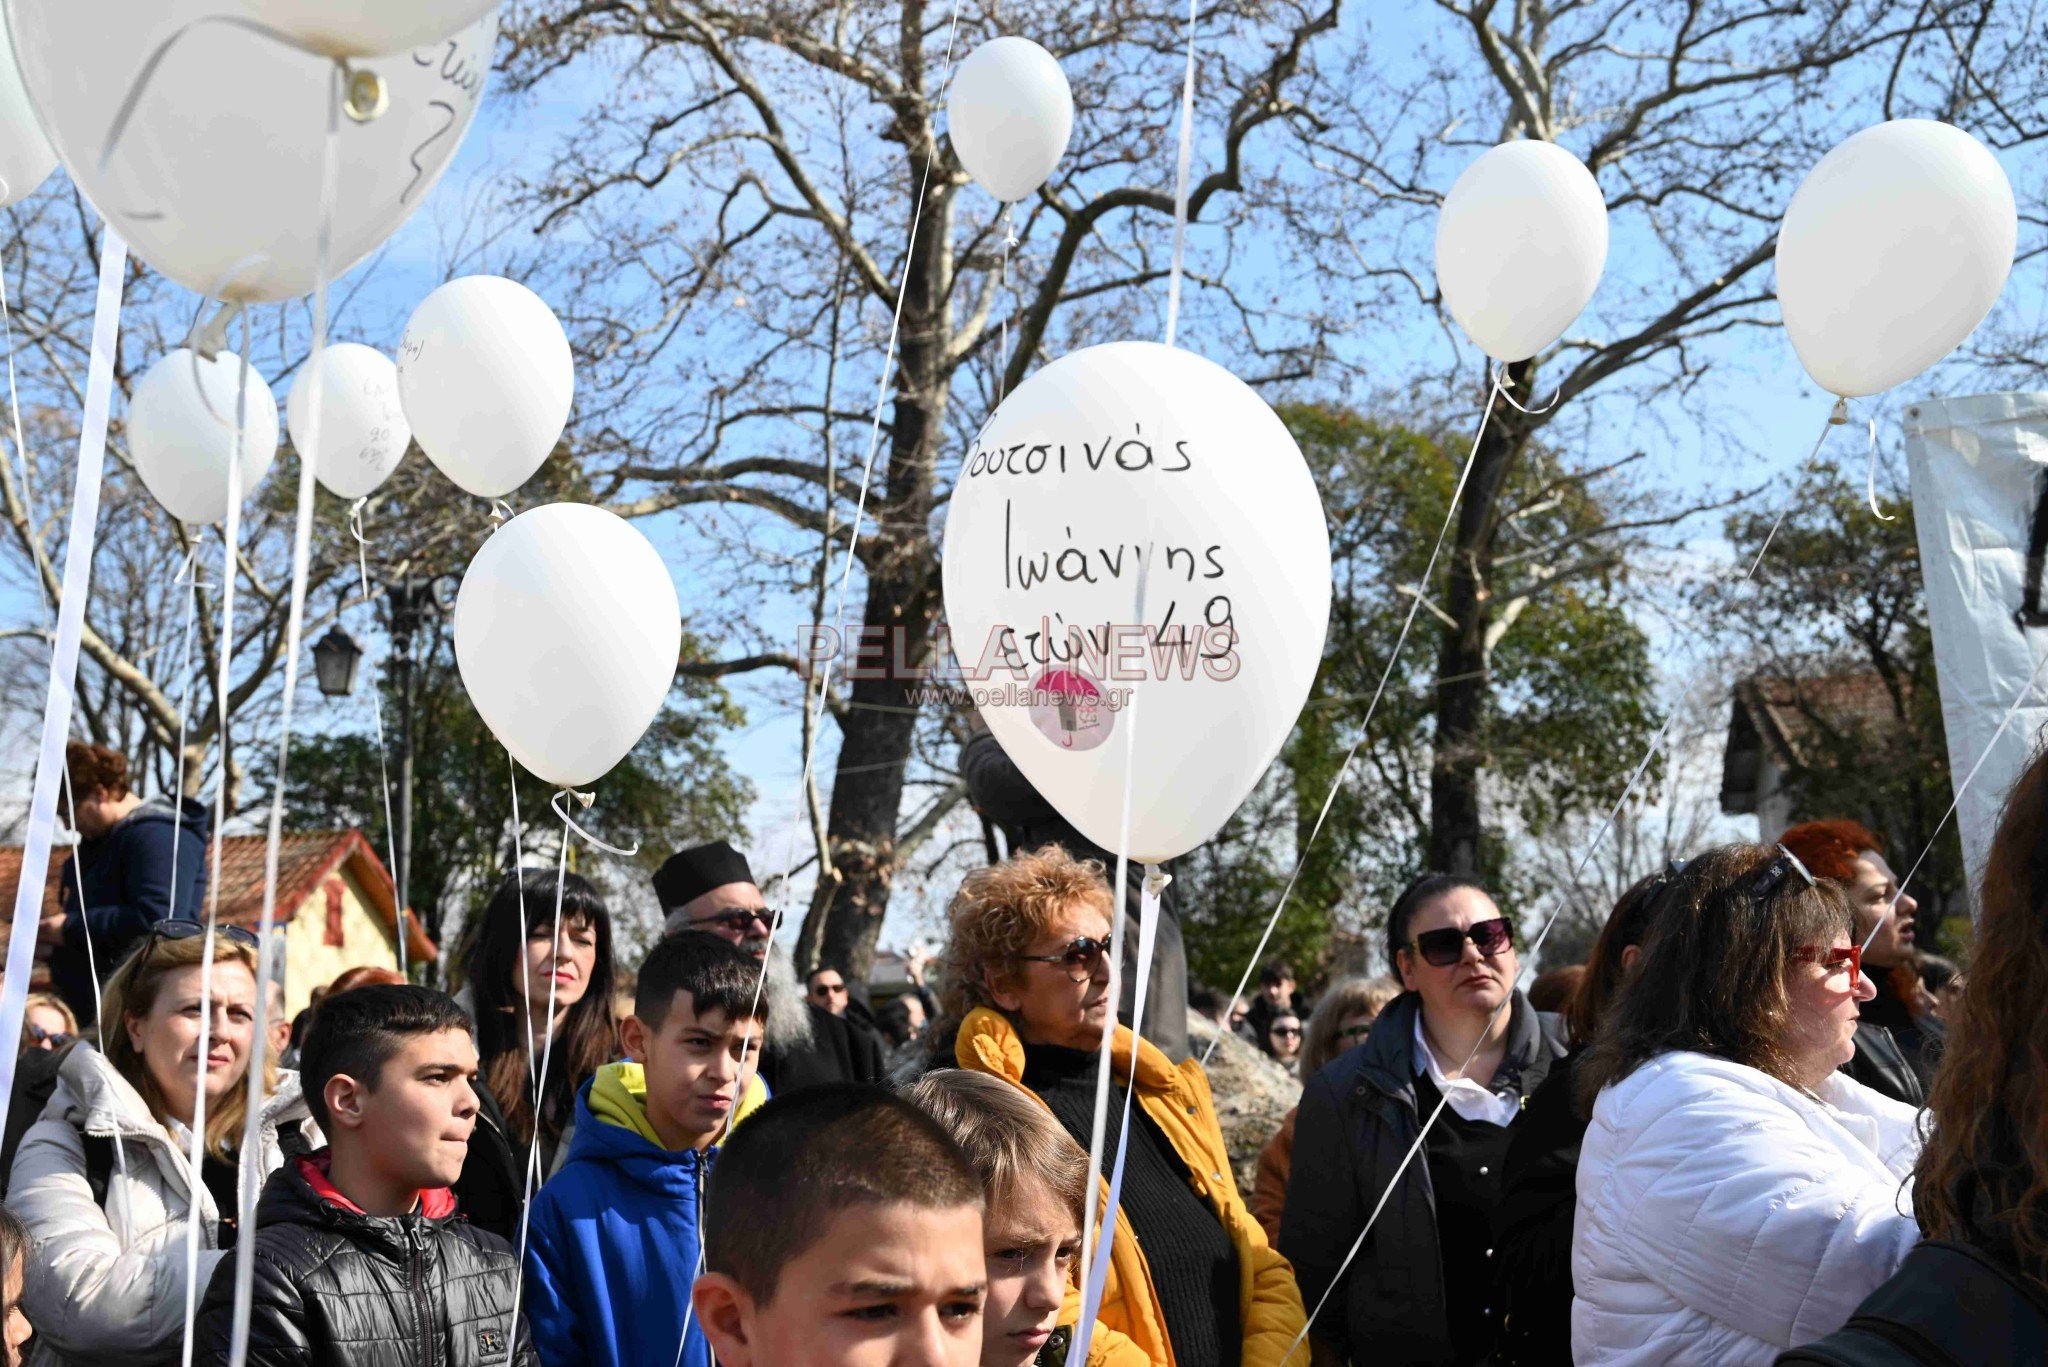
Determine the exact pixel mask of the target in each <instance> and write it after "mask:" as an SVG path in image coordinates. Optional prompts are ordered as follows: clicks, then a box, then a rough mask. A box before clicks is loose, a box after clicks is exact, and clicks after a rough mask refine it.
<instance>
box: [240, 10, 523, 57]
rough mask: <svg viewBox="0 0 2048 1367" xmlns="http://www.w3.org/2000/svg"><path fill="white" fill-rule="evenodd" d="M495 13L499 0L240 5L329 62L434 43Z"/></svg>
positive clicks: (371, 55) (262, 21)
mask: <svg viewBox="0 0 2048 1367" xmlns="http://www.w3.org/2000/svg"><path fill="white" fill-rule="evenodd" d="M497 7H498V0H347V3H345V4H336V3H335V0H242V9H243V11H244V12H246V13H247V14H248V15H249V17H250V18H252V19H254V20H256V21H257V22H258V23H262V24H267V25H269V26H270V27H271V28H274V29H276V30H277V31H278V32H280V33H284V34H289V35H290V36H291V37H292V38H294V39H296V40H297V41H299V42H301V43H304V44H306V45H307V46H308V47H311V48H314V49H316V50H318V51H320V52H324V53H326V54H327V55H328V56H330V57H374V56H378V55H381V54H384V53H391V52H404V51H406V50H408V49H410V48H416V47H423V46H425V45H426V44H428V43H438V42H441V41H442V40H444V39H446V38H448V37H450V36H452V35H453V34H455V33H458V32H460V31H461V30H463V29H465V28H467V27H469V26H470V25H471V24H473V23H475V22H476V21H477V20H479V19H481V18H483V17H484V15H486V14H488V13H490V12H491V11H492V10H494V9H496V8H497Z"/></svg>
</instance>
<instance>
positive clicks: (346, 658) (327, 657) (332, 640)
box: [313, 626, 363, 698]
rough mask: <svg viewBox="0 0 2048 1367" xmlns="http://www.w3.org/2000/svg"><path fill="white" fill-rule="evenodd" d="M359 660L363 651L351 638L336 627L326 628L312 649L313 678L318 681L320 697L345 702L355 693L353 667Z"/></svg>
mask: <svg viewBox="0 0 2048 1367" xmlns="http://www.w3.org/2000/svg"><path fill="white" fill-rule="evenodd" d="M362 658H363V648H362V647H361V646H359V645H357V644H356V638H355V637H353V636H351V635H349V634H348V633H347V632H346V631H343V630H342V629H341V628H340V627H339V626H332V627H329V628H328V629H327V634H326V635H325V636H322V637H321V638H320V639H319V640H318V641H316V642H315V643H314V645H313V674H314V676H315V677H316V678H318V679H319V681H320V693H321V696H323V697H328V698H346V697H347V696H348V695H349V694H351V693H353V692H355V688H356V665H357V664H358V663H360V662H361V660H362Z"/></svg>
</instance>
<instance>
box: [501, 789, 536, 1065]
mask: <svg viewBox="0 0 2048 1367" xmlns="http://www.w3.org/2000/svg"><path fill="white" fill-rule="evenodd" d="M505 768H506V770H507V771H508V772H509V773H510V775H511V778H512V880H513V881H512V889H513V895H514V896H516V897H517V898H518V899H519V933H520V934H521V935H522V936H525V935H528V934H529V933H530V926H529V924H528V922H527V919H526V854H525V851H524V850H523V849H522V848H521V844H522V842H521V837H520V823H519V765H518V764H517V763H516V762H515V761H514V760H513V758H512V752H511V751H510V750H507V751H506V752H505ZM520 965H521V966H520V973H521V974H522V975H523V977H524V979H525V983H526V991H525V992H524V993H523V994H522V996H521V998H520V999H521V1000H522V1001H532V1000H533V965H532V963H531V962H529V961H527V960H525V959H521V960H520ZM526 1081H527V1084H528V1085H529V1086H532V1087H538V1086H540V1056H539V1055H538V1054H536V1053H534V1051H533V1031H531V1030H528V1031H527V1032H526Z"/></svg>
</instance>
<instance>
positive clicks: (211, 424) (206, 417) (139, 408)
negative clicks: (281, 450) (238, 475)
mask: <svg viewBox="0 0 2048 1367" xmlns="http://www.w3.org/2000/svg"><path fill="white" fill-rule="evenodd" d="M241 375H242V358H241V357H239V356H237V355H236V354H235V353H233V352H231V351H223V352H221V353H220V354H219V355H218V356H215V357H214V358H213V359H212V360H210V361H208V360H205V359H203V358H201V357H198V356H196V355H194V354H193V353H192V352H190V351H187V350H186V349H185V348H183V347H179V348H178V349H177V350H176V351H173V352H172V353H171V354H170V355H168V356H166V357H164V358H163V359H162V360H160V361H158V362H157V363H156V364H155V365H153V366H151V367H150V368H149V372H148V373H147V374H146V375H144V376H143V377H142V380H141V382H140V383H139V384H137V385H136V386H135V395H134V397H133V398H131V399H130V400H129V401H128V459H129V460H130V461H131V462H132V463H133V464H134V466H135V473H136V474H138V475H140V476H141V477H142V483H143V485H144V486H145V487H146V488H148V490H149V492H150V493H152V494H154V495H155V496H156V501H157V502H159V503H161V504H163V505H164V508H165V510H166V511H168V512H169V513H170V515H171V516H172V517H175V518H177V519H178V520H179V521H180V522H188V523H191V524H193V525H194V526H202V525H206V524H210V523H214V522H219V521H220V520H221V519H222V518H225V517H226V516H227V515H228V462H229V461H230V460H233V459H234V455H235V452H236V450H237V445H236V437H235V412H236V395H237V391H238V390H239V388H240V386H241ZM244 415H245V416H244V418H243V430H242V436H241V441H240V447H239V449H240V452H241V460H240V461H239V464H240V466H241V470H242V497H243V498H244V499H245V500H246V499H247V498H248V496H249V495H250V494H252V493H254V492H255V491H256V486H257V485H258V484H260V483H262V482H263V476H264V475H265V474H267V473H269V470H270V462H271V461H272V459H274V458H275V457H276V455H277V400H276V399H274V398H272V397H271V394H270V386H269V385H267V384H265V383H264V382H263V377H262V376H261V375H259V374H257V373H256V368H255V367H254V366H250V367H249V391H248V396H247V407H246V409H245V410H244Z"/></svg>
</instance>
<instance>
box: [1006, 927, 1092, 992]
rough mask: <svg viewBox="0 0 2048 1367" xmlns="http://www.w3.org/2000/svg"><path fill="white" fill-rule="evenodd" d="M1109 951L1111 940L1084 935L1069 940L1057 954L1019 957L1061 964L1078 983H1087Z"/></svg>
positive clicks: (1028, 960) (1068, 975)
mask: <svg viewBox="0 0 2048 1367" xmlns="http://www.w3.org/2000/svg"><path fill="white" fill-rule="evenodd" d="M1108 952H1109V941H1108V940H1106V939H1104V940H1098V939H1095V938H1094V937H1093V936H1089V935H1083V936H1081V937H1080V938H1079V939H1077V940H1072V941H1069V942H1068V944H1067V947H1066V948H1065V949H1063V950H1061V951H1060V952H1059V953H1057V954H1019V955H1018V956H1017V957H1018V958H1020V959H1022V960H1023V961H1024V962H1026V963H1032V964H1061V965H1064V966H1065V968H1066V970H1067V977H1068V978H1069V979H1070V980H1071V981H1073V982H1077V983H1085V982H1087V981H1088V980H1089V979H1090V978H1092V977H1094V976H1095V969H1096V967H1097V966H1098V965H1099V964H1101V962H1102V956H1103V955H1104V954H1106V953H1108Z"/></svg>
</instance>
